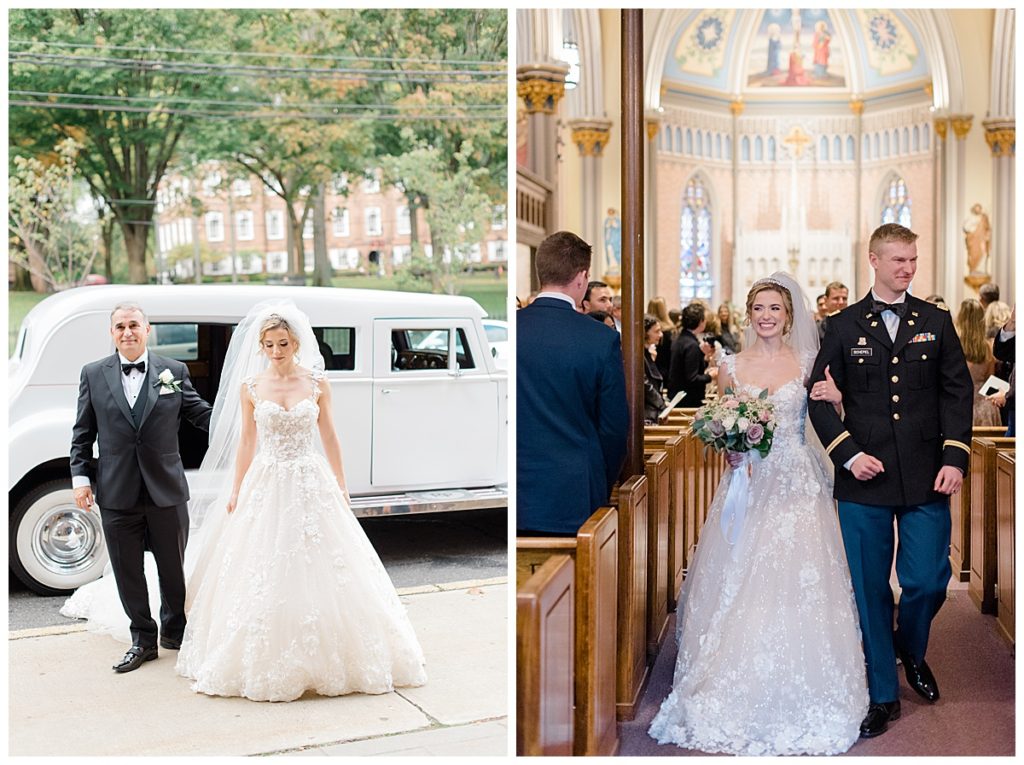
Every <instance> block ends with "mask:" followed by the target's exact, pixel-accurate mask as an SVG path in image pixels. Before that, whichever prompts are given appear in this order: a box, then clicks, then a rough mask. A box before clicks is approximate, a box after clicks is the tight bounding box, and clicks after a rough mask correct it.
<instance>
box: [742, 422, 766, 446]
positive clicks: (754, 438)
mask: <svg viewBox="0 0 1024 765" xmlns="http://www.w3.org/2000/svg"><path fill="white" fill-rule="evenodd" d="M762 438H764V426H763V425H761V424H760V423H757V422H755V423H753V424H752V425H751V426H750V427H749V428H747V435H746V441H747V443H748V444H750V445H751V446H757V445H758V444H759V443H761V439H762Z"/></svg>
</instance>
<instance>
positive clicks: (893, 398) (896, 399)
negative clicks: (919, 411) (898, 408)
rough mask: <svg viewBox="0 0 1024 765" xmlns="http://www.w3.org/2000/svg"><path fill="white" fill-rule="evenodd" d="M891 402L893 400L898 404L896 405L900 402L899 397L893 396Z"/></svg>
mask: <svg viewBox="0 0 1024 765" xmlns="http://www.w3.org/2000/svg"><path fill="white" fill-rule="evenodd" d="M892 400H893V401H894V402H895V403H897V404H898V403H899V402H900V397H899V396H893V397H892Z"/></svg>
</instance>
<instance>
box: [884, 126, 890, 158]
mask: <svg viewBox="0 0 1024 765" xmlns="http://www.w3.org/2000/svg"><path fill="white" fill-rule="evenodd" d="M891 148H892V147H891V146H890V143H889V131H886V132H885V133H884V134H883V135H882V156H883V157H888V156H889V150H890V149H891Z"/></svg>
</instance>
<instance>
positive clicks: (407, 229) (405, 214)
mask: <svg viewBox="0 0 1024 765" xmlns="http://www.w3.org/2000/svg"><path fill="white" fill-rule="evenodd" d="M395 218H396V223H395V226H396V231H395V233H397V234H402V235H405V236H408V235H409V234H410V233H412V221H411V220H410V219H409V206H408V205H400V206H399V208H398V210H397V212H396V213H395Z"/></svg>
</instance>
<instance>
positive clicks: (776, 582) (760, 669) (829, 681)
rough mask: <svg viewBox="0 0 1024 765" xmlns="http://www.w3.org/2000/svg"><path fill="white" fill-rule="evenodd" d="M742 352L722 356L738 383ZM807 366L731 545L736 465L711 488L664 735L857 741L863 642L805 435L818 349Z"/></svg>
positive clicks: (751, 750) (837, 744) (819, 462)
mask: <svg viewBox="0 0 1024 765" xmlns="http://www.w3.org/2000/svg"><path fill="white" fill-rule="evenodd" d="M735 358H736V357H735V356H726V357H725V359H724V360H723V364H725V366H726V369H727V370H728V372H729V375H730V377H731V378H732V379H733V380H736V371H735ZM801 366H802V369H801V372H802V374H801V378H800V379H794V380H793V381H791V382H789V383H787V384H786V385H784V386H782V387H781V388H779V389H778V390H777V391H776V392H775V393H774V394H772V395H771V396H770V399H771V401H772V403H773V405H774V407H775V416H776V420H777V423H778V425H777V428H776V431H775V440H774V443H773V445H772V448H771V451H770V452H769V454H768V456H767V457H766V458H765V459H764V460H763V461H761V462H757V463H754V465H753V467H752V474H751V479H750V501H749V504H748V507H747V513H746V519H745V522H744V524H743V527H742V531H741V532H740V534H739V536H738V538H737V539H736V543H735V545H730V544H729V542H728V541H727V540H726V538H725V536H724V535H723V533H722V530H721V515H722V509H723V505H724V503H725V495H726V493H727V492H728V488H729V483H730V480H731V478H732V475H733V471H732V470H729V471H727V472H726V474H725V476H724V477H723V479H722V482H721V483H720V484H719V486H718V490H717V492H716V493H715V497H714V500H713V502H712V504H711V508H710V511H709V513H708V517H707V520H706V522H705V524H704V528H703V530H702V532H701V536H700V542H699V544H698V546H697V551H696V555H695V560H694V562H693V564H692V565H691V567H690V573H689V576H688V577H687V579H686V583H685V585H684V588H683V594H682V597H681V598H680V603H679V610H678V618H679V625H678V637H679V654H678V657H677V659H676V665H675V674H674V678H673V683H672V692H671V693H670V694H669V696H668V698H666V699H665V701H664V702H663V703H662V706H661V709H660V711H659V712H658V714H657V715H656V716H655V718H654V721H653V722H652V723H651V726H650V731H649V732H650V735H651V736H652V737H653V738H655V739H657V741H658V742H659V743H662V744H665V743H674V744H677V745H679V746H681V747H685V748H687V749H695V750H699V751H703V752H727V753H732V754H740V755H768V754H772V755H792V754H837V753H840V752H844V751H846V750H847V749H848V748H849V747H850V746H851V745H852V744H853V743H854V742H855V741H856V740H857V738H858V735H859V728H860V723H861V720H862V719H863V718H864V715H865V714H866V712H867V707H868V691H867V681H866V676H865V665H864V652H863V649H862V646H861V634H860V628H859V625H858V621H857V610H856V605H855V603H854V598H853V590H852V587H851V585H850V574H849V569H848V568H847V564H846V554H845V552H844V549H843V544H842V538H841V536H840V531H839V522H838V519H837V517H836V511H835V507H834V504H833V501H832V491H831V485H832V481H831V477H830V475H829V473H828V466H827V464H826V463H825V462H824V459H823V457H822V456H821V455H820V453H819V451H818V450H816V449H813V448H811V447H810V446H808V445H807V443H806V441H805V438H804V425H805V422H806V413H807V392H806V390H805V388H804V384H803V379H802V378H803V377H804V376H806V374H807V373H808V372H809V371H810V366H811V359H805V360H804V363H803V364H802V365H801ZM737 387H738V388H741V389H743V390H746V391H748V392H750V393H752V394H755V395H756V394H757V393H759V392H760V391H759V390H758V389H757V388H755V387H753V386H749V385H739V384H737ZM744 469H745V468H744Z"/></svg>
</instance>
